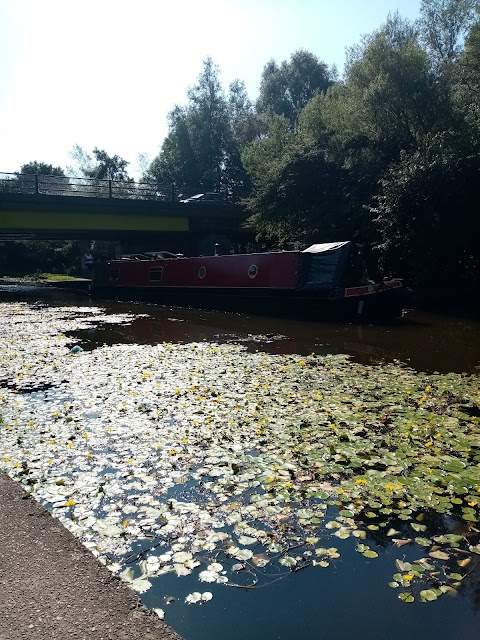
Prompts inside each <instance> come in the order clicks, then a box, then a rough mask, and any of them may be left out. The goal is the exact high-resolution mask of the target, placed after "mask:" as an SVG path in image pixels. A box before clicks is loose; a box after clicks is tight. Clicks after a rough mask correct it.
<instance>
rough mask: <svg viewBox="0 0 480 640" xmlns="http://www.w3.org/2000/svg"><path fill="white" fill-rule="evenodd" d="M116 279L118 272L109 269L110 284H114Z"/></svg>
mask: <svg viewBox="0 0 480 640" xmlns="http://www.w3.org/2000/svg"><path fill="white" fill-rule="evenodd" d="M118 277H119V270H118V269H110V271H109V273H108V279H109V280H111V281H112V282H116V281H117V280H118Z"/></svg>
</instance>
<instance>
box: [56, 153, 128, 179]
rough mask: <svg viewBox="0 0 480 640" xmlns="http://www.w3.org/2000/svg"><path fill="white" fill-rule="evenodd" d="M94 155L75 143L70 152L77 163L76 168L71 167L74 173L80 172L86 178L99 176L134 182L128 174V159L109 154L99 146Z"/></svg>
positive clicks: (99, 177)
mask: <svg viewBox="0 0 480 640" xmlns="http://www.w3.org/2000/svg"><path fill="white" fill-rule="evenodd" d="M92 153H93V157H92V156H91V155H90V154H89V153H88V152H86V151H85V150H84V149H82V147H80V146H79V145H75V146H74V147H73V149H72V151H71V153H70V155H71V157H72V158H73V160H74V161H75V163H76V167H75V168H69V170H70V171H71V172H72V173H74V174H76V175H77V174H80V175H81V176H83V177H85V178H98V179H99V180H117V181H120V182H133V179H132V178H130V177H129V176H128V173H127V165H128V164H129V163H128V162H127V161H126V160H124V159H123V158H121V157H120V156H117V155H115V156H109V155H108V153H107V152H106V151H104V150H103V149H98V148H97V147H95V148H94V150H93V152H92Z"/></svg>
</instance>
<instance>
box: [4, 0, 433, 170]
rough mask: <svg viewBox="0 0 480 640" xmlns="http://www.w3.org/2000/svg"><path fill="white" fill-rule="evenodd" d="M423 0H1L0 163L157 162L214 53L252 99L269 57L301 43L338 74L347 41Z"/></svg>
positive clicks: (411, 14) (285, 55)
mask: <svg viewBox="0 0 480 640" xmlns="http://www.w3.org/2000/svg"><path fill="white" fill-rule="evenodd" d="M420 1H421V0H362V1H361V0H197V1H195V0H82V1H81V2H79V1H74V0H0V172H16V171H19V170H20V167H21V165H22V164H25V163H28V162H32V161H34V160H38V161H40V162H46V163H49V164H53V165H55V166H61V167H62V168H64V170H66V169H67V168H68V166H71V165H73V164H74V162H73V160H72V158H71V156H70V153H71V150H72V148H73V146H74V145H80V146H81V147H82V148H83V149H85V150H86V151H88V152H91V151H92V150H93V148H94V147H98V148H99V149H104V150H105V151H106V152H107V153H108V154H109V155H115V154H117V155H119V156H121V157H122V158H124V159H125V160H128V162H129V163H130V164H129V167H128V170H129V173H130V175H131V176H132V177H135V178H137V179H138V176H139V167H140V165H139V161H138V158H139V155H140V154H144V155H146V157H147V158H149V159H150V160H151V159H153V158H154V157H155V156H156V155H157V154H158V152H159V151H160V147H161V144H162V141H163V139H164V138H165V136H166V135H167V133H168V126H167V115H168V112H169V111H170V110H171V109H172V108H173V106H174V105H175V104H185V103H186V102H187V90H188V87H191V86H193V85H194V84H195V83H196V81H197V78H198V75H199V74H200V72H201V70H202V63H203V61H204V60H205V59H206V58H207V57H208V56H210V57H211V58H212V59H213V61H214V62H215V63H216V64H217V65H218V67H219V70H220V78H221V81H222V84H223V87H224V89H225V90H227V89H228V86H229V84H230V83H231V82H232V81H233V80H235V79H240V80H243V81H244V82H245V85H246V88H247V91H248V94H249V96H250V98H251V99H252V100H255V99H256V98H257V96H258V90H259V85H260V80H261V74H262V70H263V67H264V65H265V64H266V63H267V62H268V61H269V60H271V59H274V60H276V61H277V62H279V63H281V62H283V61H284V60H288V59H289V58H290V56H291V55H292V53H294V52H295V51H298V50H299V49H306V50H307V51H310V52H311V53H313V54H315V55H316V56H318V57H319V58H320V59H321V60H323V61H324V62H325V63H327V64H328V65H329V66H332V65H336V67H337V69H338V70H339V72H340V73H341V72H342V70H343V65H344V62H345V52H346V48H347V47H350V46H352V45H354V44H356V43H358V42H360V40H361V37H362V35H364V34H368V33H371V32H372V31H374V30H375V29H377V28H378V27H380V26H381V24H382V23H383V22H384V21H385V19H386V18H387V16H388V14H389V12H391V13H393V12H395V11H397V10H398V11H399V13H400V14H401V15H402V16H403V17H404V18H410V19H412V20H413V19H415V18H417V17H418V14H419V8H420Z"/></svg>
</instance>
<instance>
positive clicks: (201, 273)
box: [198, 267, 207, 280]
mask: <svg viewBox="0 0 480 640" xmlns="http://www.w3.org/2000/svg"><path fill="white" fill-rule="evenodd" d="M206 275H207V270H206V268H205V267H200V269H199V270H198V277H199V278H200V280H203V279H204V278H205V276H206Z"/></svg>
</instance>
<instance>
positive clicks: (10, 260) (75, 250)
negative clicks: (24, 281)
mask: <svg viewBox="0 0 480 640" xmlns="http://www.w3.org/2000/svg"><path fill="white" fill-rule="evenodd" d="M81 254H82V252H81V249H80V244H79V242H78V241H75V240H68V241H63V242H62V241H54V240H51V241H42V240H34V241H29V240H28V241H27V240H25V241H20V240H19V241H15V242H13V241H8V242H0V273H1V274H3V275H11V276H24V275H30V274H34V273H40V272H50V273H62V274H68V275H80V257H81Z"/></svg>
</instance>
